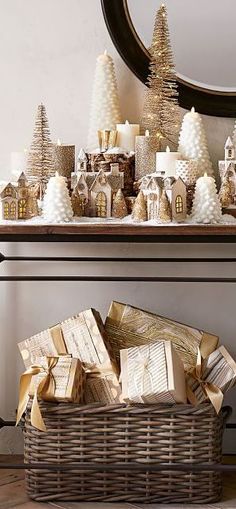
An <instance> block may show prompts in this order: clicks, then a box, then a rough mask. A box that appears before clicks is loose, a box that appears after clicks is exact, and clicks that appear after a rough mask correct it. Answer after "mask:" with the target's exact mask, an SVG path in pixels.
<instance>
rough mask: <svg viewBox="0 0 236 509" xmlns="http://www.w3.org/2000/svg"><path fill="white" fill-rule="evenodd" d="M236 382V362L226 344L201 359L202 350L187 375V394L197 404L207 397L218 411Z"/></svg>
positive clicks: (191, 401)
mask: <svg viewBox="0 0 236 509" xmlns="http://www.w3.org/2000/svg"><path fill="white" fill-rule="evenodd" d="M235 384H236V363H235V361H234V360H233V359H232V357H231V356H230V354H229V353H228V352H227V350H226V348H225V347H224V346H220V347H219V348H217V350H215V351H214V352H212V353H211V354H210V355H209V357H208V358H206V359H201V354H200V351H199V352H198V358H197V363H196V366H195V368H193V369H192V370H191V371H190V372H189V373H188V375H187V395H188V399H189V401H190V403H192V404H194V405H197V404H200V403H203V402H204V401H206V400H207V399H209V400H210V401H211V403H212V404H213V406H214V408H215V410H216V412H217V413H218V412H219V411H220V409H221V405H222V402H223V395H224V394H225V392H227V391H228V390H229V389H231V387H233V386H234V385H235Z"/></svg>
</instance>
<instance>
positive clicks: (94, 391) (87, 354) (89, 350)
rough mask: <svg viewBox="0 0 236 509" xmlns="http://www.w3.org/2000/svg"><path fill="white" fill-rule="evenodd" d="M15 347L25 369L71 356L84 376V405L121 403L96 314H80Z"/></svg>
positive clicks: (115, 366)
mask: <svg viewBox="0 0 236 509" xmlns="http://www.w3.org/2000/svg"><path fill="white" fill-rule="evenodd" d="M18 346H19V349H20V352H21V355H22V358H23V360H24V363H25V367H26V368H27V367H29V366H31V365H32V364H35V363H36V364H37V363H38V359H39V358H41V357H43V356H57V355H59V354H65V353H69V354H71V355H72V357H74V358H76V359H80V361H81V362H82V363H83V366H84V368H85V371H86V373H87V374H88V376H87V380H88V390H86V393H85V402H89V403H90V402H91V401H94V402H101V403H104V404H108V403H117V402H120V401H121V388H120V386H119V368H118V364H117V362H116V360H115V357H114V355H113V352H112V349H111V347H110V344H109V342H108V340H107V336H106V333H105V330H104V325H103V323H102V320H101V317H100V315H99V313H98V312H97V311H96V310H94V309H88V310H86V311H83V312H81V313H79V314H78V315H76V316H73V317H71V318H68V319H67V320H65V321H63V322H61V323H60V324H58V325H57V326H55V327H52V328H51V329H47V330H45V331H43V332H40V333H39V334H36V335H35V336H32V337H31V338H29V339H26V340H25V341H23V342H21V343H20V344H19V345H18ZM109 387H110V391H109ZM108 393H109V397H108ZM93 398H94V399H93Z"/></svg>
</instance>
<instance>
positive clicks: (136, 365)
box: [120, 341, 187, 404]
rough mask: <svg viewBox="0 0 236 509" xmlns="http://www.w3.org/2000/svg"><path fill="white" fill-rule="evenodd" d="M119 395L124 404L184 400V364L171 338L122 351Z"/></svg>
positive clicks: (183, 401) (185, 398)
mask: <svg viewBox="0 0 236 509" xmlns="http://www.w3.org/2000/svg"><path fill="white" fill-rule="evenodd" d="M120 359H121V380H122V394H123V398H124V401H126V402H127V403H172V404H173V403H186V400H187V397H186V384H185V373H184V366H183V363H182V361H181V359H180V357H179V356H178V354H177V352H176V351H175V348H174V347H173V344H172V343H171V342H170V341H156V342H155V343H150V344H148V345H143V346H139V347H134V348H128V349H125V350H121V352H120Z"/></svg>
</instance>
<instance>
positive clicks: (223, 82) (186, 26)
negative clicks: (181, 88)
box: [128, 0, 236, 93]
mask: <svg viewBox="0 0 236 509" xmlns="http://www.w3.org/2000/svg"><path fill="white" fill-rule="evenodd" d="M147 5H148V8H147ZM157 5H158V2H157V0H148V2H147V1H146V0H128V9H129V12H130V16H131V19H132V22H133V25H134V28H135V30H136V32H137V34H138V36H139V37H140V39H141V41H142V43H143V44H144V46H145V48H148V47H149V46H150V44H151V40H152V32H153V26H154V20H155V16H156V10H157ZM165 5H166V7H167V11H168V23H169V29H170V38H171V43H172V49H173V54H174V61H175V65H176V70H177V73H178V76H179V77H180V78H182V79H184V80H185V81H188V82H189V83H190V82H191V83H193V84H195V85H197V86H200V87H203V88H206V89H209V88H210V89H215V90H217V91H221V92H233V93H236V72H235V65H234V60H235V46H236V44H235V33H234V30H235V16H234V14H236V9H235V0H224V2H216V1H215V0H207V2H206V0H198V1H197V2H196V0H176V1H173V0H165ZM226 28H227V29H226Z"/></svg>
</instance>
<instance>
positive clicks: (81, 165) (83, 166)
mask: <svg viewBox="0 0 236 509" xmlns="http://www.w3.org/2000/svg"><path fill="white" fill-rule="evenodd" d="M87 162H88V159H87V156H86V154H85V151H84V149H83V148H81V149H80V151H79V155H78V159H77V171H87Z"/></svg>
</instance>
